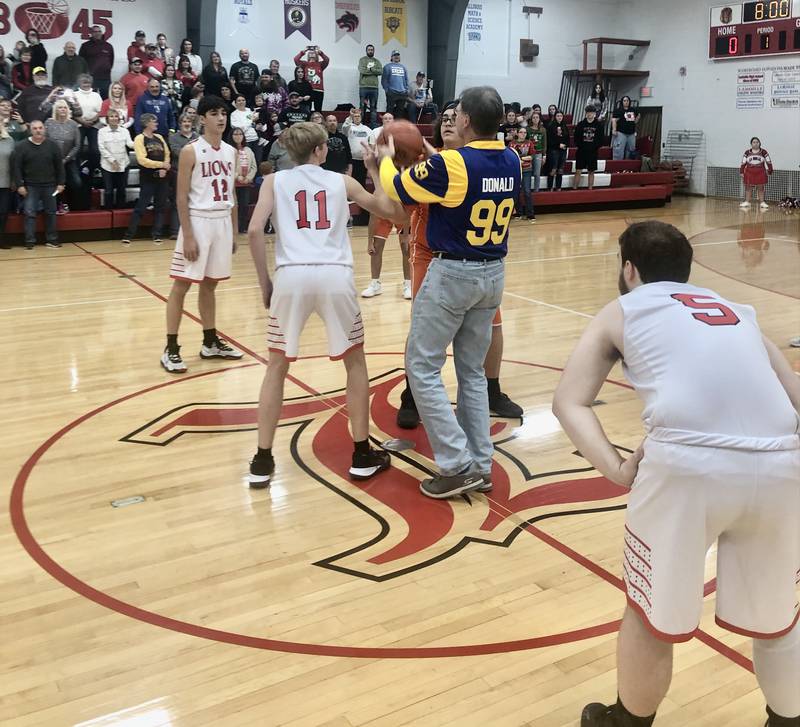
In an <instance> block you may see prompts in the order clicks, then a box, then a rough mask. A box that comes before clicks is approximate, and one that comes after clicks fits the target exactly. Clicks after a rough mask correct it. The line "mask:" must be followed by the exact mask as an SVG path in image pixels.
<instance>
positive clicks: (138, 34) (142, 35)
mask: <svg viewBox="0 0 800 727" xmlns="http://www.w3.org/2000/svg"><path fill="white" fill-rule="evenodd" d="M145 35H147V33H145V32H144V31H143V30H137V31H136V37H137V38H144V37H145Z"/></svg>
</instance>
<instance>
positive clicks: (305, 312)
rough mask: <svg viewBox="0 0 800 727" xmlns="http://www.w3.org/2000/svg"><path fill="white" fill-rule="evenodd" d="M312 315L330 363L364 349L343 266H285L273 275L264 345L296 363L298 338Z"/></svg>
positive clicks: (350, 274) (358, 314)
mask: <svg viewBox="0 0 800 727" xmlns="http://www.w3.org/2000/svg"><path fill="white" fill-rule="evenodd" d="M312 313H316V314H317V315H318V316H319V317H320V318H322V320H323V322H324V323H325V329H326V330H327V333H328V353H329V356H330V358H331V360H333V361H336V360H338V359H340V358H342V357H343V356H344V355H345V354H346V353H347V352H348V351H349V350H350V349H352V348H355V347H356V346H363V345H364V324H363V322H362V321H361V309H360V308H359V307H358V297H357V295H356V287H355V283H354V282H353V269H352V268H351V267H349V266H346V265H285V266H283V267H280V268H278V270H277V271H276V272H275V279H274V283H273V290H272V303H271V304H270V309H269V323H268V326H269V327H268V331H267V342H268V344H269V350H270V351H277V352H280V353H282V354H284V355H285V356H286V358H288V359H289V360H290V361H295V360H296V359H297V353H298V350H299V347H300V334H301V333H302V332H303V327H304V326H305V324H306V321H307V320H308V318H309V316H310V315H311V314H312Z"/></svg>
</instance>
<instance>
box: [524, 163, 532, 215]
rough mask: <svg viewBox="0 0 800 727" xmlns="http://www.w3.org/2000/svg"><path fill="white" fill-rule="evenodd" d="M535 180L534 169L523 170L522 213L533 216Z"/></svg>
mask: <svg viewBox="0 0 800 727" xmlns="http://www.w3.org/2000/svg"><path fill="white" fill-rule="evenodd" d="M532 181H533V170H532V169H523V170H522V214H523V215H525V216H527V217H533V194H532V193H531V182H532Z"/></svg>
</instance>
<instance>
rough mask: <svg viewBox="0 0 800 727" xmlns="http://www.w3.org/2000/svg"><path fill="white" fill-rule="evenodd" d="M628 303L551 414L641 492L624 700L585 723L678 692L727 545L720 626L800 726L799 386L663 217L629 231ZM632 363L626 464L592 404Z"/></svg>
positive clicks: (621, 655)
mask: <svg viewBox="0 0 800 727" xmlns="http://www.w3.org/2000/svg"><path fill="white" fill-rule="evenodd" d="M619 242H620V257H621V263H622V266H621V270H620V277H619V287H620V292H621V293H622V294H623V295H622V296H621V297H620V298H618V299H617V300H615V301H613V302H612V303H609V304H608V305H607V306H606V307H605V308H603V310H602V311H600V313H598V315H597V316H596V317H595V318H594V320H593V321H592V322H591V323H590V324H589V326H588V327H587V329H586V331H585V332H584V334H583V337H582V338H581V339H580V341H579V342H578V345H577V346H576V348H575V351H574V352H573V354H572V356H571V357H570V359H569V361H568V362H567V366H566V368H565V370H564V374H563V376H562V378H561V382H560V383H559V385H558V388H557V389H556V392H555V398H554V401H553V411H554V413H555V414H556V416H557V417H558V418H559V420H560V421H561V424H562V425H563V427H564V430H565V431H566V433H567V434H568V435H569V437H570V439H571V440H572V442H573V443H574V444H575V446H576V447H577V448H578V449H579V450H580V452H581V454H583V456H584V457H586V458H587V459H588V460H589V461H590V462H591V463H592V464H593V465H594V466H595V467H596V468H597V469H598V470H599V471H600V472H601V473H602V474H603V475H605V476H606V477H608V478H609V479H610V480H613V481H614V482H617V483H618V484H620V485H623V486H626V487H632V490H631V494H630V499H629V502H628V511H627V517H626V525H625V554H624V560H623V570H624V577H625V584H626V587H627V596H628V606H627V610H626V612H625V616H624V618H623V620H622V626H621V627H620V632H619V643H618V647H617V661H618V664H617V671H618V695H619V697H618V699H617V702H616V704H614V705H612V706H610V707H606V706H605V705H602V704H597V703H594V704H589V705H588V706H587V707H586V708H585V709H584V711H583V715H582V717H581V725H582V727H639V726H642V727H646V726H647V725H650V724H652V722H653V720H654V718H655V712H656V709H657V707H658V705H659V704H660V702H661V700H662V699H663V698H664V696H665V695H666V693H667V689H668V688H669V683H670V679H671V676H672V644H673V643H674V642H680V641H687V640H689V639H690V638H692V635H693V634H694V632H695V630H696V629H697V626H698V623H699V621H700V615H701V612H702V605H703V580H704V564H705V559H706V552H707V551H708V549H709V547H710V546H711V545H712V544H713V543H714V542H715V541H716V542H717V601H716V617H717V623H718V624H719V625H720V626H722V627H723V628H725V629H727V630H729V631H733V632H734V633H737V634H742V635H745V636H749V637H752V639H753V663H754V665H755V672H756V677H757V678H758V682H759V685H760V686H761V689H762V691H763V692H764V695H765V696H766V699H767V704H768V707H767V713H768V715H769V717H768V721H767V725H769V727H800V627H799V626H798V625H797V619H798V604H797V593H796V587H795V580H796V578H797V575H798V569H800V484H798V483H800V436H799V435H798V431H799V426H798V425H799V423H800V418H799V417H798V410H800V380H798V379H797V377H796V376H795V374H794V373H793V372H792V369H791V367H790V366H789V364H788V362H787V361H786V359H784V358H783V356H782V355H781V353H780V352H779V351H778V349H777V348H776V347H775V345H774V344H773V343H772V342H770V341H768V340H767V339H766V338H764V337H763V336H762V334H761V331H760V330H759V328H758V324H757V322H756V317H755V313H754V311H753V309H752V308H751V307H749V306H746V305H739V304H736V303H731V302H729V301H727V300H725V299H723V298H722V297H721V296H719V295H717V294H716V293H715V292H713V291H711V290H706V289H704V288H698V287H696V286H694V285H689V284H688V283H687V280H688V279H689V271H690V267H691V262H692V248H691V246H690V245H689V241H688V240H687V239H686V238H685V237H684V236H683V234H682V233H681V232H680V231H679V230H677V229H676V228H674V227H672V226H671V225H667V224H664V223H663V222H656V221H649V222H640V223H638V224H635V225H631V226H630V227H629V228H628V229H627V230H626V231H625V232H624V233H623V234H622V235H621V236H620V240H619ZM620 359H622V362H623V367H624V370H625V372H626V375H627V377H628V379H629V380H630V382H631V383H632V384H633V386H634V388H635V389H636V390H637V392H638V393H639V395H640V396H641V398H642V399H643V400H644V413H643V415H642V418H643V421H644V425H645V431H646V438H645V440H644V442H643V445H642V446H641V447H639V449H637V451H636V452H635V453H634V454H633V455H631V456H630V457H628V458H627V459H623V458H622V457H621V456H620V454H619V452H618V451H617V450H616V449H615V448H614V446H613V445H612V444H611V443H610V442H609V440H608V438H607V437H606V435H605V432H604V431H603V428H602V426H601V424H600V422H599V420H598V419H597V417H596V415H595V414H594V411H593V409H592V402H593V401H594V400H595V399H596V398H597V394H598V393H599V391H600V388H601V386H602V385H603V381H604V380H605V378H606V377H607V376H608V373H609V371H611V368H612V366H614V364H615V362H616V361H618V360H620Z"/></svg>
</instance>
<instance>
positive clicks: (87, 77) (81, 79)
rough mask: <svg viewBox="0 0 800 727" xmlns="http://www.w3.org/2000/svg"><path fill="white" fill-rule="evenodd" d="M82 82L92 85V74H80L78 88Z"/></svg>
mask: <svg viewBox="0 0 800 727" xmlns="http://www.w3.org/2000/svg"><path fill="white" fill-rule="evenodd" d="M84 81H89V83H92V82H93V81H94V78H92V74H91V73H81V74H80V75H79V76H78V85H79V86H80V85H81V84H82V83H83V82H84Z"/></svg>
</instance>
